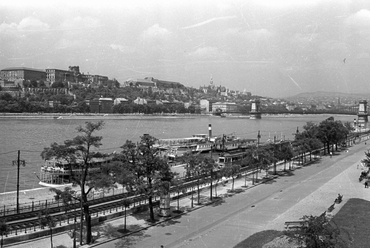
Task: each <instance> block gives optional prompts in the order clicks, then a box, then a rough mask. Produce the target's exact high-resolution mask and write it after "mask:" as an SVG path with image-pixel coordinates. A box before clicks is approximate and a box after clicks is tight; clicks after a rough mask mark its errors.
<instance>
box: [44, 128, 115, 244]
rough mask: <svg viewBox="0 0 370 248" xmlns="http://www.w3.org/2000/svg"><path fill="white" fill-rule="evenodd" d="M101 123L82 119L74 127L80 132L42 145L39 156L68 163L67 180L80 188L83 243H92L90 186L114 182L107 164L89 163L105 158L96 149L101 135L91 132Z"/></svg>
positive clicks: (101, 186)
mask: <svg viewBox="0 0 370 248" xmlns="http://www.w3.org/2000/svg"><path fill="white" fill-rule="evenodd" d="M103 125H104V123H103V122H102V121H99V122H97V123H92V122H86V123H85V127H82V126H79V127H78V128H77V132H78V133H80V134H82V135H77V136H76V137H74V138H73V139H72V140H66V141H64V144H58V143H53V144H51V146H50V147H47V148H44V151H43V152H42V153H41V157H42V158H43V159H45V160H47V159H52V158H55V159H58V160H64V161H66V162H67V163H68V164H69V165H70V166H69V174H70V178H71V181H72V183H73V184H74V185H77V186H79V188H80V197H79V198H78V200H79V201H80V204H81V210H82V212H83V215H84V217H85V223H86V243H87V244H90V243H91V242H92V235H91V228H92V226H91V216H90V206H89V202H88V195H89V193H90V192H91V191H92V190H93V189H94V188H95V189H100V188H110V187H112V186H113V184H114V178H112V177H111V176H110V170H109V164H104V163H103V165H100V167H96V166H95V167H94V166H93V165H94V163H101V162H102V161H105V160H106V155H104V154H101V153H99V152H98V151H96V149H97V148H99V147H100V146H101V140H102V137H101V136H95V135H94V134H95V132H97V131H99V130H101V129H102V128H103ZM94 149H95V150H94ZM99 161H100V162H99ZM82 227H83V221H82V220H81V229H82ZM81 235H82V232H81ZM80 242H82V240H81V241H80Z"/></svg>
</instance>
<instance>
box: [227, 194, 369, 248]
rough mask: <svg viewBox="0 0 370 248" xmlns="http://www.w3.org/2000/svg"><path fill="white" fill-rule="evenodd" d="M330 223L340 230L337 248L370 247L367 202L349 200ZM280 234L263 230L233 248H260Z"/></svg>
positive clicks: (280, 232)
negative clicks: (339, 241) (339, 242)
mask: <svg viewBox="0 0 370 248" xmlns="http://www.w3.org/2000/svg"><path fill="white" fill-rule="evenodd" d="M302 217H303V216H302ZM331 221H332V222H333V223H335V224H336V225H337V226H338V227H339V228H340V240H341V243H342V245H341V246H339V247H349V248H364V247H370V235H369V233H370V202H369V201H366V200H363V199H357V198H353V199H349V200H348V201H347V203H346V204H345V205H344V206H343V207H342V208H341V209H340V211H339V212H338V213H337V214H336V215H335V216H334V218H333V219H332V220H331ZM282 234H283V232H282V231H276V230H265V231H262V232H259V233H255V234H253V235H251V236H250V237H248V238H247V239H245V240H243V241H242V242H240V243H239V244H237V245H236V246H234V248H261V247H262V246H263V245H264V244H267V243H269V242H271V241H272V240H274V239H275V238H277V237H279V236H281V235H282ZM343 243H344V244H343Z"/></svg>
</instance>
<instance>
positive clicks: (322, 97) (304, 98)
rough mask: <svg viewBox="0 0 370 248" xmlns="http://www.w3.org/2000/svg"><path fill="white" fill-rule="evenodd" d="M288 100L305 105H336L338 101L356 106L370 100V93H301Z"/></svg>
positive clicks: (287, 98)
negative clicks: (359, 102)
mask: <svg viewBox="0 0 370 248" xmlns="http://www.w3.org/2000/svg"><path fill="white" fill-rule="evenodd" d="M285 99H286V100H288V101H290V102H295V103H298V102H299V103H304V104H306V103H307V104H314V103H322V104H325V103H327V104H328V103H329V104H330V103H334V104H337V103H338V101H339V102H340V103H341V104H356V103H358V101H360V100H369V99H370V93H352V94H348V93H342V92H326V91H316V92H305V93H300V94H298V95H295V96H291V97H286V98H285Z"/></svg>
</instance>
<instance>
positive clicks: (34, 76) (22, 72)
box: [0, 67, 46, 81]
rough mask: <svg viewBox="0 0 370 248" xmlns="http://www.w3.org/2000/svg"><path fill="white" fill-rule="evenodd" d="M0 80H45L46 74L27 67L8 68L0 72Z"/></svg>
mask: <svg viewBox="0 0 370 248" xmlns="http://www.w3.org/2000/svg"><path fill="white" fill-rule="evenodd" d="M0 79H2V80H8V81H16V80H30V81H31V80H35V81H37V80H46V72H45V71H43V70H38V69H33V68H27V67H9V68H5V69H2V70H1V71H0Z"/></svg>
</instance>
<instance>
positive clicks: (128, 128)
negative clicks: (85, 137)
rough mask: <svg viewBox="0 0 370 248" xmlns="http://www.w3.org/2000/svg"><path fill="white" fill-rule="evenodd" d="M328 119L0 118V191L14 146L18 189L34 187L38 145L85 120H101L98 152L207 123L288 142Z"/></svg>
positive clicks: (10, 176)
mask: <svg viewBox="0 0 370 248" xmlns="http://www.w3.org/2000/svg"><path fill="white" fill-rule="evenodd" d="M328 117H329V115H292V116H271V117H269V116H263V118H262V119H261V120H250V119H248V118H237V117H227V118H220V117H216V116H197V117H194V116H190V117H185V116H171V117H152V116H151V117H147V116H124V117H119V118H117V117H116V118H112V117H109V116H106V117H105V116H101V117H94V119H86V117H85V118H82V117H70V118H64V119H51V118H50V119H35V118H27V119H18V118H0V141H1V142H0V166H1V172H0V193H3V192H9V191H15V190H16V182H17V167H16V166H13V165H12V164H13V161H16V160H17V151H18V150H20V154H21V160H25V163H26V165H25V167H21V168H20V177H19V178H20V189H21V190H23V189H33V188H39V187H40V186H39V185H38V182H39V180H38V178H37V175H38V174H39V171H40V166H41V165H42V164H43V160H42V158H41V156H40V154H41V152H42V150H43V148H44V147H48V146H50V144H51V143H52V142H57V143H62V142H63V141H64V140H67V139H72V138H73V137H75V136H76V135H77V132H76V127H77V126H79V125H84V124H85V122H86V121H93V122H96V121H98V120H103V121H104V129H102V130H101V131H99V132H98V133H97V135H100V136H102V137H103V140H102V143H103V146H102V147H101V148H100V150H101V151H102V152H113V151H117V152H118V151H120V148H119V147H120V146H122V145H123V144H124V143H125V141H126V140H132V141H134V142H136V141H138V140H139V139H140V136H142V135H143V134H150V135H152V136H154V137H156V138H158V139H161V138H163V139H164V138H183V137H191V136H192V135H193V134H208V125H209V124H211V125H212V134H213V136H218V135H223V134H227V135H230V134H234V135H235V136H237V137H240V138H256V137H257V133H258V131H259V130H260V133H261V142H262V143H263V142H266V141H267V140H268V139H273V137H274V136H276V137H277V138H278V139H290V140H293V134H294V133H295V132H296V130H297V127H298V128H299V130H302V129H303V128H302V127H303V126H304V125H305V124H306V123H307V122H308V121H312V122H314V123H319V122H321V121H322V120H324V119H326V118H328ZM334 117H335V119H336V120H341V121H353V119H354V116H334ZM91 118H92V117H91Z"/></svg>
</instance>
